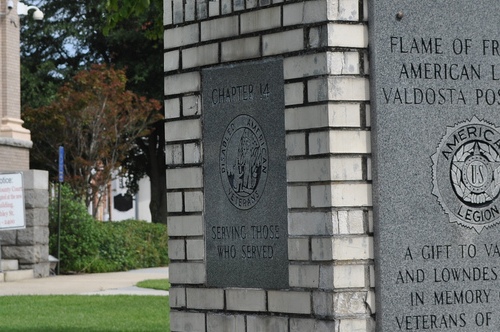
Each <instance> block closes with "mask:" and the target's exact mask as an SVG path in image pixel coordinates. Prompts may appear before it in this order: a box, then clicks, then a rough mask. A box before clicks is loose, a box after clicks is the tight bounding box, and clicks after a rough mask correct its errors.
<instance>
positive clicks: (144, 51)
mask: <svg viewBox="0 0 500 332" xmlns="http://www.w3.org/2000/svg"><path fill="white" fill-rule="evenodd" d="M144 1H149V0H139V1H137V3H138V4H137V6H135V5H133V4H135V3H136V2H131V4H132V5H133V6H132V7H134V8H136V9H137V8H142V9H141V10H140V13H139V12H137V11H135V12H134V14H133V15H132V17H128V18H127V19H126V20H125V19H120V20H115V21H114V23H113V27H112V28H111V27H110V25H109V23H108V22H110V21H111V16H112V15H114V14H113V13H114V12H113V11H112V10H111V7H112V5H113V2H114V1H113V0H112V1H108V2H106V1H102V0H85V1H84V0H75V1H69V2H68V1H66V0H52V1H45V0H40V1H32V3H33V4H34V5H37V6H39V7H40V8H41V9H42V10H43V11H44V12H45V19H44V21H43V23H41V24H40V23H38V22H35V21H33V20H31V19H30V18H29V15H28V16H26V17H25V18H23V22H22V29H23V31H22V34H21V61H22V62H21V63H22V83H21V86H22V96H21V97H22V104H23V110H22V112H23V113H24V110H25V109H27V108H39V107H40V106H44V105H48V104H49V103H51V102H52V101H53V100H54V98H55V95H56V92H57V89H58V87H59V86H61V85H62V84H63V83H64V82H66V81H67V80H68V79H70V78H71V77H72V76H73V75H74V74H75V73H76V72H78V71H79V70H81V69H84V68H89V66H90V65H91V64H96V63H105V64H109V65H111V64H112V65H113V66H114V68H117V69H124V70H125V72H126V75H127V89H129V90H131V91H133V92H134V93H136V94H138V95H141V96H146V97H148V98H155V99H157V100H162V99H163V70H162V66H163V53H162V48H163V45H162V42H163V40H162V38H154V37H153V36H154V35H155V34H156V36H157V37H158V36H161V33H162V31H163V25H162V8H163V7H162V1H161V0H153V1H152V2H151V3H150V6H149V7H148V6H142V7H141V6H140V5H139V2H144ZM125 7H126V6H125ZM125 7H124V8H125ZM127 8H130V7H127ZM127 10H128V9H127ZM104 30H106V31H107V34H104ZM153 31H161V32H160V34H158V33H157V32H153ZM152 112H153V114H151V115H150V116H151V117H153V118H158V117H157V115H158V114H163V110H160V111H158V110H152ZM32 116H33V117H36V116H40V117H43V115H41V114H40V115H36V114H34V115H32ZM149 129H150V130H149V135H147V136H143V137H140V138H138V139H137V140H136V145H135V146H134V149H133V150H131V151H130V154H129V156H128V158H127V159H126V165H125V167H126V168H127V169H128V173H127V174H128V175H130V179H129V180H130V181H129V185H130V187H129V189H130V191H131V193H134V190H136V189H137V181H138V180H139V179H140V178H141V177H142V176H144V175H148V176H149V178H150V180H151V195H150V197H151V207H150V211H151V216H152V220H153V222H163V223H166V204H165V201H166V198H165V197H166V178H165V153H164V147H165V142H164V129H163V120H158V121H157V122H156V123H153V124H152V125H151V127H150V128H149ZM34 144H35V146H36V145H38V144H39V143H38V142H37V141H36V140H34ZM54 153H55V152H54ZM54 160H55V159H54ZM54 160H50V161H49V160H47V159H46V158H45V156H44V155H39V154H37V153H31V165H32V167H36V168H41V169H48V168H52V167H53V165H54V164H55V161H54ZM47 162H49V163H50V164H46V163H47Z"/></svg>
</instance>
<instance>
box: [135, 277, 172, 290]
mask: <svg viewBox="0 0 500 332" xmlns="http://www.w3.org/2000/svg"><path fill="white" fill-rule="evenodd" d="M136 286H137V287H142V288H152V289H158V290H165V291H168V290H169V289H170V282H169V281H168V279H148V280H144V281H139V282H138V283H137V285H136Z"/></svg>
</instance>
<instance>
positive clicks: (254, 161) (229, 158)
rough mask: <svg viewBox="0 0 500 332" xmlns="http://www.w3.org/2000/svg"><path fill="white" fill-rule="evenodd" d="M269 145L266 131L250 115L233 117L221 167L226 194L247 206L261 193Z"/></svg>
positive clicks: (226, 133)
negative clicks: (265, 134)
mask: <svg viewBox="0 0 500 332" xmlns="http://www.w3.org/2000/svg"><path fill="white" fill-rule="evenodd" d="M268 160H269V158H268V148H267V142H266V138H265V136H264V132H263V131H262V128H261V127H260V125H259V123H258V122H257V121H256V120H255V119H254V118H253V117H251V116H250V115H246V114H242V115H238V116H237V117H236V118H234V119H233V120H232V121H231V122H230V123H229V125H228V126H227V127H226V130H225V131H224V136H223V138H222V142H221V145H220V151H219V171H220V176H221V180H222V185H223V187H224V192H225V193H226V196H227V198H228V199H229V201H230V202H231V204H233V205H234V206H235V207H236V208H238V209H240V210H248V209H251V208H252V207H254V206H255V205H256V204H257V203H258V202H259V199H260V198H261V197H262V193H263V192H264V188H265V186H266V181H267V172H268Z"/></svg>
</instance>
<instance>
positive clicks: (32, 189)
mask: <svg viewBox="0 0 500 332" xmlns="http://www.w3.org/2000/svg"><path fill="white" fill-rule="evenodd" d="M23 184H24V199H25V208H26V215H25V218H26V219H25V220H26V228H25V229H21V230H9V231H0V245H1V248H2V259H16V260H18V261H19V268H20V269H22V270H25V269H33V271H34V276H35V277H36V278H42V277H48V276H49V272H50V266H49V212H48V206H49V181H48V172H46V171H39V170H29V171H24V172H23Z"/></svg>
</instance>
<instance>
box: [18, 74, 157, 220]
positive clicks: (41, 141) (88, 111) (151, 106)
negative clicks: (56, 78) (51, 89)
mask: <svg viewBox="0 0 500 332" xmlns="http://www.w3.org/2000/svg"><path fill="white" fill-rule="evenodd" d="M126 81H127V79H126V76H125V72H124V71H123V70H115V69H113V68H108V67H107V66H106V65H93V66H92V67H91V68H90V69H88V70H82V71H80V72H78V73H77V74H76V75H75V76H74V77H73V79H72V80H71V81H69V82H67V83H65V84H64V85H63V86H62V87H61V88H60V90H59V92H58V93H57V95H56V98H55V99H54V101H53V102H51V103H50V104H49V105H47V106H43V107H40V108H36V109H35V108H28V109H26V110H25V112H24V120H25V121H26V125H27V127H28V128H29V129H31V130H32V138H33V141H35V142H37V144H36V145H35V146H34V148H33V150H32V154H33V155H34V156H35V158H36V159H37V160H40V161H43V160H45V162H44V164H46V165H52V170H53V171H55V166H56V165H55V164H54V163H51V161H52V160H53V159H55V158H54V157H55V156H54V153H57V147H58V146H59V145H60V144H61V143H64V147H65V152H66V169H65V172H66V174H67V178H66V181H67V182H68V183H69V184H70V185H71V187H72V188H73V190H74V191H75V192H76V193H78V194H79V195H80V196H81V197H85V202H86V204H87V206H89V205H90V203H94V204H93V207H94V214H95V212H96V211H97V210H96V207H97V206H98V205H99V199H100V197H101V196H102V194H103V193H104V191H105V189H106V186H107V184H108V183H109V182H110V181H111V180H112V178H113V174H114V172H115V171H116V170H117V169H119V168H120V166H121V164H122V162H123V161H124V160H125V159H126V157H127V154H128V152H129V151H130V150H131V149H132V148H134V146H135V142H136V140H137V139H138V138H140V137H144V136H146V135H148V134H149V131H150V129H149V128H150V127H151V125H152V124H153V123H155V122H157V121H158V119H159V117H160V115H159V114H158V113H155V112H151V110H156V111H158V110H159V109H160V108H161V106H160V103H159V102H158V101H156V100H154V99H149V100H148V99H146V98H145V97H139V96H137V95H136V94H135V93H133V92H131V91H129V90H127V89H126Z"/></svg>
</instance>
